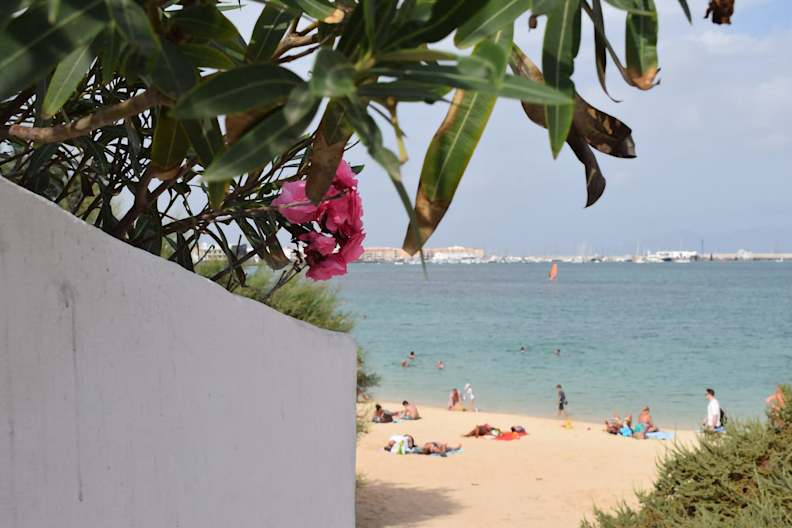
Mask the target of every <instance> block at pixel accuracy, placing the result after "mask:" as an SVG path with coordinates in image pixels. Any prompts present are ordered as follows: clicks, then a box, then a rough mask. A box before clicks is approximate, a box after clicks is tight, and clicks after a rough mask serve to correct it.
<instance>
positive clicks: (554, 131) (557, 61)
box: [542, 0, 580, 157]
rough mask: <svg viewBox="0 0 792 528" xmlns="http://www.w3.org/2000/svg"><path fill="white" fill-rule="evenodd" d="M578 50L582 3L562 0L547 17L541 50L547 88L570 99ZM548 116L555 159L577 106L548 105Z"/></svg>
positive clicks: (567, 132)
mask: <svg viewBox="0 0 792 528" xmlns="http://www.w3.org/2000/svg"><path fill="white" fill-rule="evenodd" d="M579 48H580V0H559V2H558V5H557V6H556V8H555V9H553V10H552V11H550V12H549V13H548V14H547V25H546V26H545V34H544V43H543V46H542V70H543V72H544V78H545V84H547V85H548V86H552V87H553V88H557V89H558V90H559V91H560V92H561V93H563V94H565V95H566V96H567V97H569V98H570V99H572V97H574V95H575V84H574V83H573V82H572V72H573V71H574V68H575V57H576V56H577V53H578V49H579ZM545 113H546V114H547V130H548V133H549V135H550V149H551V151H552V153H553V157H557V156H558V153H559V152H560V151H561V148H562V147H563V146H564V142H565V141H566V137H567V135H568V134H569V129H570V127H571V126H572V114H573V113H574V104H572V103H571V102H570V103H568V104H562V105H547V106H546V107H545Z"/></svg>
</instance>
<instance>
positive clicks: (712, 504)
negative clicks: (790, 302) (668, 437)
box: [582, 386, 792, 528]
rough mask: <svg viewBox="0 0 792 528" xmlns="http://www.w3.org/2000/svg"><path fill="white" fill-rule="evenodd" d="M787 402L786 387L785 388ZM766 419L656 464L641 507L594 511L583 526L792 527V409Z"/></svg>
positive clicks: (736, 426)
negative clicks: (607, 511) (656, 466)
mask: <svg viewBox="0 0 792 528" xmlns="http://www.w3.org/2000/svg"><path fill="white" fill-rule="evenodd" d="M783 393H784V399H785V401H786V402H790V401H792V388H790V387H789V386H784V387H783ZM767 414H768V417H767V420H764V421H759V420H750V421H745V422H740V421H735V422H733V423H732V422H730V423H729V424H728V425H727V426H726V433H725V434H713V433H709V434H704V435H703V436H702V437H701V442H700V443H699V444H698V445H696V446H693V447H689V446H688V447H686V446H677V447H675V448H674V449H673V451H672V452H670V453H669V454H668V455H666V456H665V457H664V458H663V459H662V460H661V461H660V462H659V472H658V475H659V476H658V478H657V481H656V483H655V485H654V489H653V490H651V491H649V492H646V493H639V494H638V501H639V504H640V505H639V507H638V508H635V509H634V508H630V507H627V506H621V507H620V508H618V509H617V510H616V511H614V512H611V513H606V512H603V511H600V510H595V513H594V521H584V522H583V523H582V526H583V527H584V528H628V527H629V528H704V527H707V528H712V527H733V528H781V527H789V526H792V405H789V404H787V405H786V406H784V407H782V408H781V409H780V410H777V411H773V410H768V413H767Z"/></svg>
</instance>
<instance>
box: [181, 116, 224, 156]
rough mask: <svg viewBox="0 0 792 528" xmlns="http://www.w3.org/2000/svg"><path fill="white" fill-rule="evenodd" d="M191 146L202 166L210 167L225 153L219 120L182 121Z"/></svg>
mask: <svg viewBox="0 0 792 528" xmlns="http://www.w3.org/2000/svg"><path fill="white" fill-rule="evenodd" d="M181 125H182V127H183V128H184V131H185V132H186V133H187V137H188V138H189V139H190V144H191V145H192V148H193V150H194V151H195V154H196V156H198V161H200V162H201V165H202V166H204V167H208V166H209V165H210V164H211V163H212V161H214V159H215V157H216V156H217V155H218V154H219V153H220V152H222V151H223V135H222V134H221V133H220V124H219V123H218V122H217V118H203V119H185V120H183V121H181Z"/></svg>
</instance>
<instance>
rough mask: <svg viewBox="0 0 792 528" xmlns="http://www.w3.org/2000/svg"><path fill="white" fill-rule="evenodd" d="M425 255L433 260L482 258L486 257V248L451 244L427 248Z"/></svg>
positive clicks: (446, 260)
mask: <svg viewBox="0 0 792 528" xmlns="http://www.w3.org/2000/svg"><path fill="white" fill-rule="evenodd" d="M424 255H425V256H426V258H427V259H428V260H431V261H433V262H448V261H465V260H468V261H470V260H481V259H483V258H484V250H483V249H478V248H470V247H463V246H450V247H440V248H426V249H424Z"/></svg>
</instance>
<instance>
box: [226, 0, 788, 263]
mask: <svg viewBox="0 0 792 528" xmlns="http://www.w3.org/2000/svg"><path fill="white" fill-rule="evenodd" d="M656 3H657V5H658V10H659V13H660V37H659V59H660V67H661V71H660V73H659V76H658V78H659V79H660V81H661V84H660V85H659V86H657V87H655V88H654V89H652V90H649V91H639V90H636V89H634V88H631V87H628V86H627V85H625V84H624V83H623V81H622V80H621V78H620V76H619V74H618V72H617V71H616V69H615V68H614V67H613V65H612V64H611V65H609V69H608V88H609V90H610V93H611V95H613V96H614V97H615V98H616V99H619V100H621V101H622V102H620V103H614V102H613V101H611V100H609V99H608V98H607V97H606V96H605V94H604V93H603V92H602V89H601V88H600V86H599V83H598V81H597V77H596V71H595V68H594V61H593V36H592V30H591V25H590V23H589V24H587V20H586V19H585V17H584V26H583V27H584V29H583V37H582V45H581V49H580V53H579V55H578V60H577V61H576V68H575V74H574V77H573V79H574V80H575V83H576V86H577V90H578V92H579V93H580V94H581V95H582V96H583V97H584V98H585V99H587V100H588V101H589V102H590V103H591V104H593V105H594V106H596V107H598V108H599V109H601V110H603V111H606V112H608V113H610V114H611V115H614V116H616V117H618V118H619V119H621V120H622V121H624V122H625V123H626V124H628V125H629V126H630V127H631V128H632V129H633V139H634V140H635V142H636V151H637V154H638V157H637V158H636V159H632V160H624V159H617V158H611V157H609V156H606V155H603V154H600V153H597V157H598V160H599V163H600V167H601V169H602V171H603V173H604V174H605V177H606V178H607V181H608V186H607V189H606V191H605V194H604V195H603V197H602V198H601V199H600V200H599V202H598V203H597V204H595V205H594V206H592V207H590V208H588V209H584V207H583V206H584V205H585V194H586V193H585V177H584V170H583V167H582V165H581V164H580V163H579V162H578V161H577V159H576V158H575V157H574V155H573V154H572V152H571V151H570V149H569V148H568V147H567V146H565V147H564V150H563V151H562V152H561V154H560V155H559V157H558V159H556V160H553V158H552V156H551V153H550V147H549V141H548V138H547V131H546V130H544V129H542V128H539V127H537V126H536V125H534V124H533V123H531V122H530V121H529V120H528V118H527V117H526V116H525V115H524V114H523V112H522V109H521V107H520V105H519V102H518V101H514V100H507V99H503V100H500V101H498V103H497V105H496V107H495V110H494V112H493V114H492V117H491V118H490V121H489V125H488V127H487V130H486V131H485V133H484V135H483V137H482V139H481V141H480V143H479V145H478V148H477V149H476V152H475V154H474V155H473V158H472V160H471V162H470V164H469V165H468V169H467V172H466V174H465V176H464V178H463V179H462V182H461V183H460V185H459V188H458V190H457V194H456V196H455V199H454V202H453V204H452V205H451V208H450V209H449V211H448V212H447V213H446V216H445V218H444V219H443V222H442V223H441V225H440V227H439V228H438V229H437V231H436V232H435V233H434V235H433V236H432V238H431V239H430V240H429V241H428V243H427V246H428V247H435V246H446V245H456V244H458V245H467V246H474V247H481V248H484V249H486V250H487V251H488V252H490V253H497V254H501V255H531V254H569V255H576V254H628V253H630V254H631V253H635V252H636V251H640V252H644V251H647V250H651V251H655V250H662V249H693V250H699V249H701V247H702V244H703V247H704V251H705V252H726V251H736V250H738V249H747V250H752V251H779V252H781V251H786V252H792V177H790V176H792V169H790V162H792V129H791V128H790V127H789V126H788V122H789V121H790V120H791V119H792V98H791V97H790V95H792V59H790V58H789V50H790V49H792V17H790V16H789V0H740V1H739V2H737V3H736V13H735V15H734V17H733V20H732V25H731V26H716V25H714V24H712V23H711V22H710V21H709V20H703V19H702V16H703V14H704V11H705V9H706V5H707V3H708V2H707V0H689V4H690V7H691V11H692V12H693V24H692V25H690V24H688V22H687V20H686V19H685V17H684V15H683V13H682V11H681V9H680V7H679V4H678V2H677V0H658V1H657V2H656ZM260 9H261V7H260V4H256V3H250V4H247V5H245V6H243V7H242V9H241V10H238V11H237V10H234V11H229V12H226V14H227V15H228V16H229V18H231V19H232V20H233V21H234V22H235V23H236V24H237V26H238V27H239V28H240V31H241V32H242V34H243V36H244V37H245V38H246V39H247V38H249V36H250V33H251V32H252V27H253V24H254V23H255V20H256V18H257V16H258V13H259V11H260ZM605 23H606V28H607V31H608V34H609V36H610V39H611V42H612V43H613V45H614V46H615V47H616V49H617V51H618V52H619V54H620V55H621V56H622V57H623V56H624V54H623V47H624V46H623V41H624V14H623V13H622V12H618V11H616V10H614V9H610V8H608V6H607V5H606V19H605ZM542 34H543V25H542V23H541V22H540V25H539V28H538V29H537V30H533V31H529V30H528V25H527V19H525V18H522V19H519V20H518V21H517V23H516V25H515V41H516V42H517V44H518V45H520V46H521V47H522V48H523V49H524V50H526V52H527V53H528V55H529V56H531V57H533V58H534V61H535V62H537V63H539V62H540V57H541V54H540V50H541V41H542ZM452 46H453V45H452V44H450V43H449V42H443V43H440V44H439V45H438V46H437V47H440V48H450V47H452ZM310 65H311V64H310V60H309V61H302V63H301V64H296V63H291V64H290V67H292V68H293V69H294V70H295V71H296V72H297V73H299V74H301V75H306V74H307V72H308V71H309V70H310ZM447 108H448V107H447V105H446V104H445V103H438V104H435V105H432V106H429V105H425V104H403V105H400V107H399V118H400V121H401V126H402V128H403V129H404V130H405V132H406V134H407V136H408V137H407V149H408V152H409V154H410V160H409V161H408V162H407V163H406V164H405V165H404V166H403V168H402V176H403V179H404V182H405V185H406V186H407V188H408V190H409V192H410V194H411V196H413V197H414V195H415V189H416V187H417V185H418V178H419V175H420V171H421V165H422V163H423V156H424V154H425V151H426V148H427V147H428V145H429V142H430V141H431V138H432V135H433V134H434V132H435V130H436V129H437V127H438V125H439V124H440V122H441V121H442V119H443V117H444V115H445V113H446V111H447ZM382 128H383V133H384V134H385V136H386V143H389V144H390V146H391V147H392V148H393V149H394V150H395V142H394V141H393V139H392V133H391V131H390V130H389V129H388V128H386V127H384V126H383V127H382ZM347 159H348V161H350V163H352V164H353V165H354V164H360V163H362V164H365V166H366V167H365V169H364V171H363V173H361V175H360V192H361V194H362V197H363V202H364V210H365V214H364V222H365V226H366V231H367V240H366V245H368V246H400V245H401V243H402V240H403V237H404V232H405V229H406V226H407V216H406V213H405V211H404V209H403V208H402V206H401V202H400V201H399V199H398V197H397V195H396V192H395V190H394V188H393V186H392V184H391V183H390V180H389V179H388V177H387V175H386V174H385V172H384V171H383V170H382V169H380V168H379V167H378V166H377V165H376V163H374V162H373V161H371V160H370V158H369V157H368V156H367V155H366V152H365V150H364V149H363V148H362V147H355V148H354V149H352V150H351V151H350V152H349V153H348V155H347Z"/></svg>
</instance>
